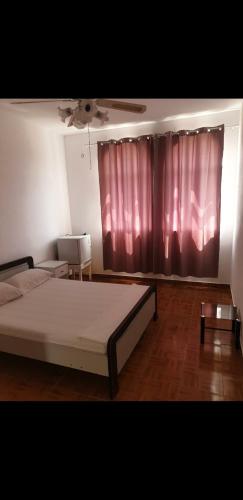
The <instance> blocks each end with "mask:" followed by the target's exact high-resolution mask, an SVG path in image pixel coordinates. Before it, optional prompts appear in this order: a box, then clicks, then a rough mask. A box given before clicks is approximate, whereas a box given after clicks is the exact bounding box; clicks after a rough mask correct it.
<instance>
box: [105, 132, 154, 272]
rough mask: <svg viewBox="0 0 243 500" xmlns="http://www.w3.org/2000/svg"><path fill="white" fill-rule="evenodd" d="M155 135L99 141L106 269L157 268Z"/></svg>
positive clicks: (147, 269) (140, 269)
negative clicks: (153, 195)
mask: <svg viewBox="0 0 243 500" xmlns="http://www.w3.org/2000/svg"><path fill="white" fill-rule="evenodd" d="M151 161H152V138H151V137H149V138H148V139H147V137H142V138H141V139H140V140H136V139H135V140H132V139H123V140H122V141H117V142H116V141H111V142H105V143H98V165H99V179H100V197H101V217H102V232H103V259H104V269H112V270H113V271H126V272H129V273H135V272H139V271H141V272H144V273H146V272H149V271H151V269H152V267H153V239H152V184H153V183H152V163H151Z"/></svg>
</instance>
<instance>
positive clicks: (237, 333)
mask: <svg viewBox="0 0 243 500" xmlns="http://www.w3.org/2000/svg"><path fill="white" fill-rule="evenodd" d="M240 326H241V322H240V320H239V319H238V318H237V319H236V320H235V347H236V349H239V348H240Z"/></svg>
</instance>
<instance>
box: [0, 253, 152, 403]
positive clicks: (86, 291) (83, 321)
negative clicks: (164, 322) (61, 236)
mask: <svg viewBox="0 0 243 500" xmlns="http://www.w3.org/2000/svg"><path fill="white" fill-rule="evenodd" d="M33 268H34V263H33V258H32V257H29V256H28V257H24V258H22V259H18V260H15V261H12V262H7V263H5V264H2V265H0V281H5V280H7V279H8V278H9V277H11V276H13V275H16V274H17V273H20V272H22V271H24V270H27V269H33ZM156 318H157V290H156V286H154V285H153V286H145V285H140V284H139V285H137V284H131V285H130V284H128V285H127V284H115V283H101V282H88V281H87V282H86V281H84V282H79V281H72V280H61V279H58V278H50V279H48V280H47V281H46V282H45V283H43V284H41V285H39V286H37V287H35V288H33V290H31V291H29V292H28V293H26V294H24V295H23V296H22V297H20V298H18V299H17V300H13V301H12V302H9V303H7V304H5V305H2V306H1V307H0V351H2V352H7V353H11V354H15V355H19V356H24V357H28V358H34V359H38V360H40V361H45V362H49V363H54V364H57V365H62V366H67V367H71V368H75V369H78V370H82V371H87V372H91V373H95V374H98V375H102V376H105V377H107V378H108V382H109V391H110V397H111V399H113V398H114V397H115V395H116V394H117V392H118V375H119V373H120V372H121V370H122V368H123V366H124V365H125V363H126V361H127V360H128V358H129V356H130V354H131V353H132V351H133V350H134V348H135V346H136V344H137V343H138V341H139V339H140V338H141V336H142V335H143V333H144V331H145V330H146V328H147V326H148V324H149V323H150V321H151V320H152V319H154V320H155V319H156Z"/></svg>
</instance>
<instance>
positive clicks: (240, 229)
mask: <svg viewBox="0 0 243 500" xmlns="http://www.w3.org/2000/svg"><path fill="white" fill-rule="evenodd" d="M239 136H240V142H239V169H238V177H237V201H236V218H235V227H234V237H233V251H232V282H231V292H232V298H233V302H234V303H235V304H236V305H237V306H238V308H239V309H240V312H241V317H242V319H243V105H242V109H241V122H240V134H239ZM241 349H242V352H243V334H242V328H241Z"/></svg>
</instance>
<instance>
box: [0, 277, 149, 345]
mask: <svg viewBox="0 0 243 500" xmlns="http://www.w3.org/2000/svg"><path fill="white" fill-rule="evenodd" d="M147 289H148V287H147V286H143V285H135V284H132V285H119V284H111V283H92V282H80V281H69V280H61V279H58V278H51V279H49V280H48V281H46V282H45V283H43V284H42V285H40V286H38V287H36V288H34V289H33V290H31V291H30V292H28V293H26V294H25V295H24V296H23V297H20V298H18V299H16V300H14V301H12V302H9V303H8V304H5V305H4V306H1V307H0V334H4V335H10V336H12V337H20V338H25V339H30V340H35V341H38V342H43V343H50V342H51V343H56V344H59V345H67V346H72V347H75V348H80V349H83V350H86V351H93V352H100V353H105V352H106V347H107V342H108V339H109V337H110V335H111V334H112V333H113V331H114V330H115V329H116V328H117V327H118V326H119V324H120V323H121V322H122V320H123V319H124V318H125V317H126V316H127V314H128V313H129V311H130V310H131V309H132V308H133V307H134V306H135V304H136V303H137V302H138V301H139V299H140V298H141V297H142V296H143V294H144V293H145V292H146V290H147ZM0 351H1V344H0Z"/></svg>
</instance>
